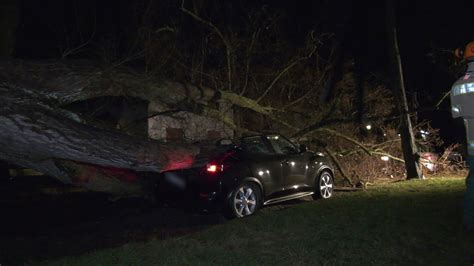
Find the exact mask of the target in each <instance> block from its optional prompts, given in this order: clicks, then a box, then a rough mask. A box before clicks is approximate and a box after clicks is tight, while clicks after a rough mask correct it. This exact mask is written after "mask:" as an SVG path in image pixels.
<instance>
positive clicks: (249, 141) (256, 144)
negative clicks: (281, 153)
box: [242, 136, 272, 154]
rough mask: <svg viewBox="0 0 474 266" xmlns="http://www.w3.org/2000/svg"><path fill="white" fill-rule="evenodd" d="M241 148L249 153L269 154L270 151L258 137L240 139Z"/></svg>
mask: <svg viewBox="0 0 474 266" xmlns="http://www.w3.org/2000/svg"><path fill="white" fill-rule="evenodd" d="M242 148H243V149H244V150H245V151H247V152H250V153H261V154H270V153H272V151H271V150H270V148H269V147H268V146H267V144H266V143H265V142H264V141H263V139H262V138H261V137H260V136H255V137H246V138H243V139H242Z"/></svg>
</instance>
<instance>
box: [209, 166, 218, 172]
mask: <svg viewBox="0 0 474 266" xmlns="http://www.w3.org/2000/svg"><path fill="white" fill-rule="evenodd" d="M207 171H208V172H211V173H215V172H217V165H215V164H210V165H208V166H207Z"/></svg>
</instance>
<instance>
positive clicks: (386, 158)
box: [380, 155, 390, 162]
mask: <svg viewBox="0 0 474 266" xmlns="http://www.w3.org/2000/svg"><path fill="white" fill-rule="evenodd" d="M380 160H382V161H384V162H386V161H388V160H390V157H388V156H387V155H384V156H382V157H380Z"/></svg>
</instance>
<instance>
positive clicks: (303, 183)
mask: <svg viewBox="0 0 474 266" xmlns="http://www.w3.org/2000/svg"><path fill="white" fill-rule="evenodd" d="M267 140H268V141H269V142H270V144H271V146H272V147H273V149H274V150H275V153H277V154H278V155H279V156H280V165H281V171H282V177H283V186H284V188H285V190H287V191H289V193H291V192H292V191H294V190H298V191H302V190H306V189H307V188H308V184H307V183H308V182H307V180H306V179H307V178H306V176H307V173H308V169H309V165H308V161H309V158H308V157H309V156H310V155H309V154H308V153H306V152H299V148H298V147H297V146H296V145H295V144H294V143H292V142H291V141H289V140H288V139H286V138H285V137H283V136H280V135H267Z"/></svg>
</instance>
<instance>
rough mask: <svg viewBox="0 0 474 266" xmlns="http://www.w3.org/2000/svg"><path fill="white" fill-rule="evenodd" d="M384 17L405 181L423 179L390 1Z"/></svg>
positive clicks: (386, 4)
mask: <svg viewBox="0 0 474 266" xmlns="http://www.w3.org/2000/svg"><path fill="white" fill-rule="evenodd" d="M385 13H386V14H385V16H386V20H387V21H386V27H387V41H388V52H389V56H390V59H391V61H390V65H391V69H392V74H393V75H394V79H393V82H394V84H393V86H392V88H393V90H394V92H395V95H396V98H397V100H398V110H399V111H400V114H401V123H400V136H401V141H402V149H403V158H404V160H405V168H406V171H407V179H412V178H423V173H422V171H421V168H420V164H419V156H418V151H417V148H416V144H415V137H414V135H413V129H412V125H411V121H410V114H409V113H408V103H407V98H406V93H405V85H404V83H403V70H402V61H401V59H400V51H399V48H398V40H397V29H396V21H395V11H394V7H393V2H392V0H386V1H385Z"/></svg>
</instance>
